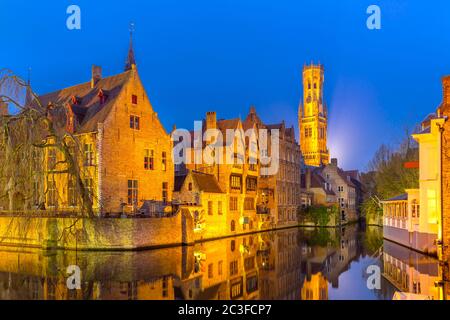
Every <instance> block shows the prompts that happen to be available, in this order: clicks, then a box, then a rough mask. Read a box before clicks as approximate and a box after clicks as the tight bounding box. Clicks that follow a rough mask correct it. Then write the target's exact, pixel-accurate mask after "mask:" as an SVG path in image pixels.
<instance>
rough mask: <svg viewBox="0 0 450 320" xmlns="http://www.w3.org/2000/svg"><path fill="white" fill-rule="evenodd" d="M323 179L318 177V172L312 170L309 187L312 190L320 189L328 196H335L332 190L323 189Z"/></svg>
mask: <svg viewBox="0 0 450 320" xmlns="http://www.w3.org/2000/svg"><path fill="white" fill-rule="evenodd" d="M325 183H326V181H325V179H324V178H323V177H322V176H321V175H320V170H313V171H312V172H311V187H312V188H321V189H322V190H323V191H325V193H326V194H328V195H332V196H334V195H336V193H334V191H333V190H331V189H327V188H326V187H325Z"/></svg>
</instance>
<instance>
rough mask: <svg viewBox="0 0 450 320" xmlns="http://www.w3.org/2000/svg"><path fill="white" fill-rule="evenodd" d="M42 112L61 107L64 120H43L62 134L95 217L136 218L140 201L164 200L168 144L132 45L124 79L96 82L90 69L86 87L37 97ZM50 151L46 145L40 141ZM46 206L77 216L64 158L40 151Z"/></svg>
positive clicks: (98, 75) (97, 75)
mask: <svg viewBox="0 0 450 320" xmlns="http://www.w3.org/2000/svg"><path fill="white" fill-rule="evenodd" d="M40 101H41V103H42V104H43V105H45V106H49V110H51V106H52V105H53V104H55V105H56V104H57V105H64V106H65V108H66V112H65V114H64V115H62V116H61V115H54V114H52V112H51V111H50V112H49V116H50V117H52V118H53V119H55V118H56V117H59V118H56V120H57V121H58V122H59V125H62V127H63V129H64V130H66V132H67V135H66V137H70V139H68V142H67V143H72V144H73V145H71V146H70V148H71V150H73V151H74V153H75V154H77V155H79V156H75V159H76V161H77V165H78V166H79V167H80V175H81V179H83V186H84V189H85V190H87V192H88V193H89V196H90V198H91V199H92V202H93V209H94V211H95V213H97V214H101V213H105V214H106V213H115V212H126V213H133V212H136V211H137V210H138V209H139V208H140V207H141V206H142V205H143V203H144V201H146V200H153V201H157V202H160V203H161V205H162V206H163V205H164V203H167V202H169V201H171V198H172V190H173V181H174V169H173V162H172V142H171V138H170V135H169V134H168V133H167V132H166V131H165V129H164V127H163V126H162V124H161V122H160V120H159V119H158V114H157V113H156V111H155V110H154V109H153V106H152V105H151V103H150V101H149V98H148V95H147V92H146V90H145V88H144V86H143V84H142V82H141V79H140V77H139V73H138V70H137V67H136V62H135V59H134V52H133V47H132V43H131V41H130V49H129V53H128V59H127V62H126V66H125V70H124V72H123V73H120V74H117V75H113V76H109V77H105V78H104V77H102V69H101V68H100V67H97V66H93V68H92V77H91V79H90V81H88V82H85V83H82V84H79V85H75V86H71V87H68V88H64V89H61V90H57V91H55V92H52V93H49V94H45V95H42V96H40ZM47 142H48V143H50V144H51V138H50V139H48V140H47ZM44 157H45V167H46V173H45V176H46V178H45V182H44V185H43V186H40V188H43V189H44V190H46V191H47V192H46V193H45V194H46V196H45V199H44V201H45V207H46V208H47V209H48V210H49V209H54V210H58V211H68V210H74V211H77V210H79V203H80V199H79V194H80V192H79V190H77V189H76V187H75V186H76V183H75V181H74V177H73V176H72V175H71V174H70V173H67V172H65V169H66V167H65V166H66V165H65V164H64V161H63V160H64V158H65V157H66V156H65V155H64V154H63V153H61V152H60V150H57V149H56V148H51V147H50V148H46V149H45V154H44Z"/></svg>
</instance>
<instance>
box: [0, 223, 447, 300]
mask: <svg viewBox="0 0 450 320" xmlns="http://www.w3.org/2000/svg"><path fill="white" fill-rule="evenodd" d="M74 266H75V267H74ZM68 268H69V270H75V269H76V270H79V271H80V274H79V275H80V277H79V278H74V277H72V278H70V279H69V280H72V282H70V281H69V284H72V285H73V284H76V283H77V280H78V279H79V280H80V286H81V289H80V290H69V289H68V286H67V279H68V276H70V274H68V273H67V271H68ZM74 268H75V269H74ZM438 268H439V266H438V263H437V261H436V260H434V259H432V258H429V257H426V256H423V255H421V254H418V253H416V252H413V251H410V250H408V249H406V248H404V247H401V246H398V245H396V244H393V243H391V242H387V241H383V238H382V230H381V229H380V228H378V227H367V228H365V230H363V229H362V228H361V227H359V226H357V225H353V226H347V227H344V228H342V229H326V228H325V229H312V228H311V229H305V228H294V229H284V230H278V231H273V232H264V233H257V234H251V235H246V236H240V237H236V238H227V239H221V240H217V241H209V242H204V243H199V244H196V245H195V246H189V247H173V248H165V249H157V250H150V251H141V252H75V251H54V252H43V251H40V250H35V249H23V248H22V249H18V248H13V247H1V248H0V299H25V300H47V299H49V300H53V299H61V300H68V299H69V300H80V299H89V300H91V299H108V300H110V299H133V300H135V299H151V300H154V299H158V300H159V299H166V300H172V299H202V300H206V299H225V300H230V299H265V300H266V299H294V300H339V299H355V300H357V299H365V300H384V299H388V300H390V299H392V297H393V295H394V293H395V291H404V292H414V293H420V294H423V295H427V296H430V297H432V298H434V299H438V298H439V292H438V291H439V290H438V289H437V288H436V286H435V282H436V281H437V280H438V277H439V272H438V271H439V270H438ZM368 270H370V272H368ZM377 270H378V271H379V274H380V277H379V280H380V281H378V284H379V286H378V284H377V281H371V279H372V278H370V279H369V277H370V276H371V275H372V274H373V272H375V273H376V272H377ZM368 282H369V283H372V284H373V285H372V286H370V285H369V286H368ZM373 286H375V288H372V287H373Z"/></svg>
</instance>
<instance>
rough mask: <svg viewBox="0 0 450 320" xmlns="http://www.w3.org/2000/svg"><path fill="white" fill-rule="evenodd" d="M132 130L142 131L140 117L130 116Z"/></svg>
mask: <svg viewBox="0 0 450 320" xmlns="http://www.w3.org/2000/svg"><path fill="white" fill-rule="evenodd" d="M130 128H131V129H134V130H140V118H139V117H138V116H133V115H132V116H130Z"/></svg>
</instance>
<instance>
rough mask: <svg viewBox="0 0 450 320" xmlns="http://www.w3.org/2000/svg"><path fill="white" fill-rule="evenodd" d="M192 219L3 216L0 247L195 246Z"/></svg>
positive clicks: (180, 216)
mask: <svg viewBox="0 0 450 320" xmlns="http://www.w3.org/2000/svg"><path fill="white" fill-rule="evenodd" d="M193 242H194V235H193V227H192V218H191V217H190V215H189V213H186V212H185V211H180V212H178V213H177V214H176V215H175V216H173V217H168V218H126V219H120V218H60V217H58V218H54V217H52V218H47V217H25V216H0V246H21V247H34V248H43V249H69V250H138V249H149V248H157V247H169V246H176V245H183V244H185V245H189V244H193Z"/></svg>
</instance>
